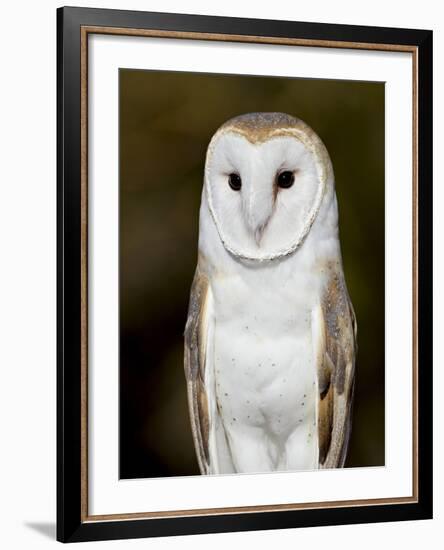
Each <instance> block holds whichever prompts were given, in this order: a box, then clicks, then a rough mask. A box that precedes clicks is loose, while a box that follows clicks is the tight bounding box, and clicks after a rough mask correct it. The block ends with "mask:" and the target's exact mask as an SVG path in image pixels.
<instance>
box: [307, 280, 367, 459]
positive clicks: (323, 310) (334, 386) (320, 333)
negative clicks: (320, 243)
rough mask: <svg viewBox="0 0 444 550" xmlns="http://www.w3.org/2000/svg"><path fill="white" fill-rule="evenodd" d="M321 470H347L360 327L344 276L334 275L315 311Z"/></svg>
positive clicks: (314, 325) (314, 328) (314, 333)
mask: <svg viewBox="0 0 444 550" xmlns="http://www.w3.org/2000/svg"><path fill="white" fill-rule="evenodd" d="M313 321H314V322H313V344H314V353H315V359H316V364H317V375H318V390H319V396H318V441H319V466H320V468H342V467H343V466H344V462H345V458H346V454H347V447H348V441H349V437H350V432H351V417H352V406H353V392H354V376H355V356H356V352H357V343H356V336H357V325H356V318H355V314H354V311H353V306H352V303H351V301H350V298H349V296H348V292H347V288H346V286H345V281H344V276H343V274H342V271H341V273H338V272H332V274H331V276H330V280H329V281H328V284H327V287H326V290H325V293H324V296H323V297H322V300H321V303H320V304H319V306H318V307H317V308H316V310H315V311H314V319H313Z"/></svg>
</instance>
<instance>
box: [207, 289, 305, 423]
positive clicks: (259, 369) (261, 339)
mask: <svg viewBox="0 0 444 550" xmlns="http://www.w3.org/2000/svg"><path fill="white" fill-rule="evenodd" d="M244 283H245V282H244V281H243V282H239V281H238V282H237V283H236V281H234V280H233V281H230V282H227V281H225V282H224V284H223V285H221V288H218V289H216V291H215V296H216V300H215V312H214V313H215V331H214V370H215V383H216V394H217V398H218V402H219V406H220V407H221V409H222V411H221V412H222V415H223V416H225V417H226V420H227V421H228V422H230V423H233V422H238V423H246V424H248V425H253V426H262V427H263V426H267V427H268V428H270V427H271V429H272V430H273V431H275V432H276V433H281V432H285V431H289V430H290V429H291V428H292V427H294V424H295V423H297V422H299V421H302V420H304V419H305V418H306V417H307V415H309V416H310V415H312V414H314V401H313V400H312V399H311V396H312V395H314V391H313V390H314V386H315V377H314V364H313V360H312V345H311V324H310V323H311V321H310V319H311V317H310V314H311V308H312V300H313V297H312V296H311V295H310V292H306V293H305V294H304V293H303V292H300V291H299V292H298V288H297V285H294V284H293V285H289V286H288V287H287V288H286V287H285V286H284V285H279V284H278V285H276V286H275V285H273V284H271V283H270V282H269V284H268V285H267V284H262V285H261V286H260V290H259V289H258V288H256V287H255V285H254V284H252V285H245V284H244ZM296 417H297V418H296Z"/></svg>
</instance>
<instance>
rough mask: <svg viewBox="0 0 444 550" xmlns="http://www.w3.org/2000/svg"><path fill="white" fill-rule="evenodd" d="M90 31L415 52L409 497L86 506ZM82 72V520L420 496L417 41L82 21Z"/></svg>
mask: <svg viewBox="0 0 444 550" xmlns="http://www.w3.org/2000/svg"><path fill="white" fill-rule="evenodd" d="M90 34H102V35H123V36H140V37H151V38H166V39H168V38H170V39H185V40H213V41H221V42H243V43H253V44H277V45H287V46H303V47H320V48H341V49H356V50H373V51H392V52H406V53H411V54H412V82H413V89H412V101H413V105H412V134H413V135H412V137H413V139H412V156H413V166H412V173H413V178H412V179H413V182H412V192H413V200H412V203H413V206H412V237H413V250H412V259H413V262H412V279H413V293H412V301H413V319H412V324H413V369H412V370H413V372H412V382H413V395H412V412H413V418H412V465H413V467H412V487H413V491H412V492H413V494H412V495H411V496H408V497H389V498H376V499H357V500H337V501H323V502H307V503H294V504H270V505H253V506H239V507H223V508H199V509H190V510H171V511H170V510H167V511H156V512H141V513H137V512H135V513H118V514H105V515H89V512H88V36H89V35H90ZM80 50H81V51H80V67H81V68H80V72H81V83H80V89H81V101H80V103H81V120H80V125H81V182H80V184H81V207H80V208H81V275H80V280H81V283H80V284H81V368H80V371H81V451H80V452H81V510H80V514H81V521H82V523H91V522H97V521H116V520H126V521H128V520H136V519H154V518H167V517H169V518H171V517H190V516H194V517H196V516H208V515H229V514H239V513H257V512H278V511H290V510H310V509H317V508H344V507H353V506H376V505H387V504H409V503H410V504H411V503H415V502H418V485H419V481H418V341H417V340H418V47H417V46H410V45H405V44H375V43H370V42H346V41H335V40H313V39H303V38H281V37H271V36H270V37H266V36H254V35H236V34H221V33H205V32H184V31H166V30H156V29H127V28H120V27H98V26H87V25H84V26H81V30H80Z"/></svg>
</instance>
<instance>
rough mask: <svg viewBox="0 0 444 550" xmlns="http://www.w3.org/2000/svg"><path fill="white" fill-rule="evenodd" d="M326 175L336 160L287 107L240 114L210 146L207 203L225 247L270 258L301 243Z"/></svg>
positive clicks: (236, 252) (253, 256)
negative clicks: (286, 112)
mask: <svg viewBox="0 0 444 550" xmlns="http://www.w3.org/2000/svg"><path fill="white" fill-rule="evenodd" d="M328 179H332V170H331V163H330V159H329V157H328V153H327V151H326V149H325V147H324V145H323V144H322V142H321V140H320V139H319V137H318V136H317V135H316V134H315V133H314V132H313V131H312V130H311V129H310V128H309V127H308V126H307V125H306V124H305V123H303V122H302V121H300V120H298V119H294V118H292V117H289V116H288V115H283V114H280V113H257V114H251V115H242V116H240V117H237V118H235V119H233V120H231V121H229V122H228V123H226V124H225V125H223V126H222V127H221V129H220V130H219V131H218V132H216V134H215V135H214V137H213V139H212V140H211V143H210V145H209V147H208V153H207V160H206V166H205V189H206V193H207V198H208V205H209V208H210V211H211V214H212V216H213V219H214V222H215V224H216V227H217V230H218V233H219V236H220V239H221V240H222V242H223V244H224V246H225V248H226V249H227V250H228V251H229V252H230V253H232V254H234V255H235V256H238V257H240V258H245V259H251V260H271V259H274V258H278V257H280V256H284V255H287V254H290V253H291V252H293V251H294V250H296V248H297V247H298V246H299V245H300V244H301V243H302V241H303V240H304V238H305V236H306V235H307V233H308V232H309V231H310V228H311V226H312V224H313V222H314V220H315V218H316V215H317V213H318V211H319V208H320V205H321V202H322V199H323V197H324V194H325V189H326V185H327V180H328Z"/></svg>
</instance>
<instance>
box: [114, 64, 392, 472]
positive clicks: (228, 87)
mask: <svg viewBox="0 0 444 550" xmlns="http://www.w3.org/2000/svg"><path fill="white" fill-rule="evenodd" d="M119 78H120V476H121V478H138V477H140V478H143V477H157V476H183V475H190V474H198V473H199V471H198V467H197V462H196V459H195V454H194V448H193V442H192V436H191V429H190V423H189V418H188V409H187V400H186V385H185V377H184V372H183V330H184V326H185V321H186V316H187V307H188V296H189V290H190V286H191V281H192V278H193V273H194V269H195V265H196V258H197V237H198V219H199V218H198V214H199V205H200V195H201V190H202V177H203V169H204V160H205V152H206V147H207V145H208V142H209V140H210V138H211V136H212V135H213V133H214V132H215V131H216V129H217V128H218V127H219V126H220V125H221V124H222V123H223V122H225V121H226V120H227V119H229V118H231V117H233V116H235V115H239V114H241V113H248V112H253V111H282V112H286V113H289V114H291V115H295V116H297V117H299V118H301V119H303V120H304V121H305V122H307V123H308V124H309V125H310V126H311V127H312V128H313V129H314V130H315V131H316V132H317V133H318V134H319V135H320V137H321V138H322V140H323V141H324V143H325V145H326V146H327V149H328V151H329V153H330V156H331V158H332V161H333V167H334V171H335V176H336V190H337V196H338V202H339V213H340V225H339V227H340V235H341V243H342V252H343V260H344V268H345V275H346V280H347V285H348V289H349V292H350V295H351V298H352V301H353V305H354V307H355V311H356V316H357V320H358V342H359V354H358V361H357V378H356V391H355V405H354V413H353V414H354V417H353V431H352V438H351V446H350V449H349V455H348V459H347V464H346V465H347V466H353V467H355V466H375V465H383V464H384V84H383V83H373V82H372V83H369V82H351V81H332V80H307V79H295V78H276V77H252V76H238V75H212V74H197V73H172V72H159V71H154V72H151V71H135V70H127V69H121V70H120V76H119Z"/></svg>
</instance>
